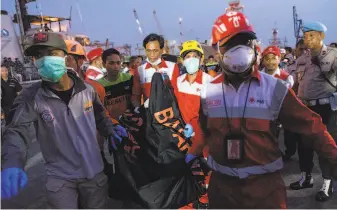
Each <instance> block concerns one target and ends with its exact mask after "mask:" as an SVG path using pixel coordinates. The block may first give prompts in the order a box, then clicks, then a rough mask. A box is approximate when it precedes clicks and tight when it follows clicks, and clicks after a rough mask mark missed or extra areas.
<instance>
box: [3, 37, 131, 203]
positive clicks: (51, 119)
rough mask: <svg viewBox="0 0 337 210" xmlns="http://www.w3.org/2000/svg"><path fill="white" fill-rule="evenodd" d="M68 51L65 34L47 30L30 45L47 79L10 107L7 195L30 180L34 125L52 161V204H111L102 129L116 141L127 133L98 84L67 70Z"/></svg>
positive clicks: (6, 143)
mask: <svg viewBox="0 0 337 210" xmlns="http://www.w3.org/2000/svg"><path fill="white" fill-rule="evenodd" d="M67 53H68V51H67V47H66V44H65V42H64V40H63V39H62V37H61V36H60V35H58V34H55V33H46V32H41V33H37V34H35V35H34V44H33V45H31V46H30V47H28V48H27V49H26V50H25V54H26V55H27V56H33V57H34V58H35V59H36V60H35V65H36V67H37V68H38V71H39V74H40V76H41V78H42V82H39V83H35V84H33V85H32V86H30V87H29V88H27V89H25V90H24V91H23V92H22V93H21V94H20V95H19V96H18V97H17V99H16V100H15V101H14V104H13V106H12V109H11V111H10V116H9V122H8V126H7V127H6V130H5V133H4V136H3V140H4V145H3V147H2V149H3V150H2V155H3V162H2V163H3V165H2V166H3V170H2V171H1V196H2V197H1V198H2V199H10V198H12V197H13V196H16V195H17V194H18V193H19V190H21V189H22V188H23V187H24V186H25V185H26V184H27V182H28V179H27V175H26V173H25V171H24V170H23V168H24V165H25V162H26V157H27V148H28V147H29V145H30V144H31V141H32V140H31V138H30V137H29V136H28V133H30V132H31V130H30V128H31V126H30V125H32V124H33V125H34V127H35V129H34V130H36V136H37V140H38V141H39V143H40V147H41V152H42V155H43V157H44V159H45V161H46V164H45V169H46V175H47V182H46V189H47V191H46V193H47V202H48V205H49V207H50V208H61V209H68V208H69V209H75V208H78V198H79V201H80V204H81V206H82V207H83V208H105V207H106V201H107V177H106V176H105V174H104V173H103V160H102V157H101V153H100V149H99V146H98V143H97V139H96V129H97V130H98V131H99V132H100V134H101V135H103V136H107V137H110V140H111V141H112V142H111V143H112V145H116V144H117V143H118V142H121V141H122V138H121V136H123V137H126V136H127V134H126V131H125V129H124V128H123V127H121V126H119V125H113V124H112V122H111V120H110V119H109V118H108V117H107V115H106V114H105V111H104V110H105V109H104V107H103V106H102V104H101V102H100V100H99V98H98V96H97V94H96V92H95V91H94V90H93V88H92V87H91V86H90V85H88V84H86V83H84V82H83V81H82V80H81V79H80V78H78V77H77V76H75V74H73V73H70V72H68V73H67V70H66V64H65V56H66V54H67ZM117 132H119V133H120V134H119V135H121V136H119V135H118V134H117Z"/></svg>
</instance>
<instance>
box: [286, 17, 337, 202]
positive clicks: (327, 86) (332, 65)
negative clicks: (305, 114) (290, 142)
mask: <svg viewBox="0 0 337 210" xmlns="http://www.w3.org/2000/svg"><path fill="white" fill-rule="evenodd" d="M302 30H303V33H304V38H303V39H304V44H305V45H306V47H307V48H308V49H309V50H310V53H308V54H304V55H303V56H301V57H300V58H298V60H297V81H298V83H299V87H298V97H299V98H300V99H301V100H302V102H303V103H304V104H305V105H307V106H308V108H309V109H311V110H312V111H314V112H316V113H318V114H319V115H320V116H321V117H322V120H323V123H324V124H325V125H326V126H327V129H328V131H329V133H330V134H331V135H332V136H333V137H334V139H335V140H337V93H336V92H337V62H336V60H337V50H336V49H335V48H331V47H328V46H326V45H325V44H324V42H323V40H324V38H325V33H326V31H327V28H326V26H325V25H324V24H322V23H320V22H307V23H304V25H303V29H302ZM317 140H318V139H317ZM304 141H305V140H304V138H302V142H303V144H304ZM301 147H303V148H302V152H301V155H302V157H301V155H300V168H301V171H302V178H301V180H299V181H298V182H295V183H292V184H291V185H290V187H291V188H292V189H296V190H298V189H302V188H308V187H313V179H312V177H311V175H310V172H311V170H312V167H313V150H312V148H309V147H306V146H305V145H302V146H301ZM301 160H302V161H301ZM301 163H302V164H305V165H308V166H307V168H303V166H302V164H301ZM319 164H320V168H321V171H322V176H323V186H322V188H321V189H320V190H319V192H318V193H317V194H316V200H318V201H326V200H328V199H329V198H330V197H331V195H332V192H333V180H332V178H333V174H331V167H335V169H336V168H337V167H336V166H334V165H330V164H329V163H328V161H327V160H326V156H324V155H323V154H319Z"/></svg>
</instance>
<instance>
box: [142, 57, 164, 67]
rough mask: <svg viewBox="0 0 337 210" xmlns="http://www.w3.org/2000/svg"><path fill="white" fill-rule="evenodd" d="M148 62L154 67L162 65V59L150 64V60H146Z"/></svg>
mask: <svg viewBox="0 0 337 210" xmlns="http://www.w3.org/2000/svg"><path fill="white" fill-rule="evenodd" d="M146 61H147V62H148V63H150V64H151V65H153V66H158V65H159V64H160V63H161V58H158V60H156V61H155V62H150V61H149V59H148V58H146Z"/></svg>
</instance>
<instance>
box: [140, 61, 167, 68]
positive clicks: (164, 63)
mask: <svg viewBox="0 0 337 210" xmlns="http://www.w3.org/2000/svg"><path fill="white" fill-rule="evenodd" d="M158 67H159V68H167V64H166V62H165V60H164V59H161V63H160V64H159V65H158ZM149 68H152V65H151V63H149V62H147V63H146V65H145V69H149Z"/></svg>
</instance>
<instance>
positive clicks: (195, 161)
mask: <svg viewBox="0 0 337 210" xmlns="http://www.w3.org/2000/svg"><path fill="white" fill-rule="evenodd" d="M185 161H186V163H187V164H188V165H189V166H190V169H191V172H192V174H193V177H194V178H195V179H196V180H197V181H204V180H205V176H207V175H208V173H209V172H210V168H209V167H208V165H207V163H206V161H205V159H204V158H203V157H197V156H195V155H192V154H187V155H186V158H185Z"/></svg>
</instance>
